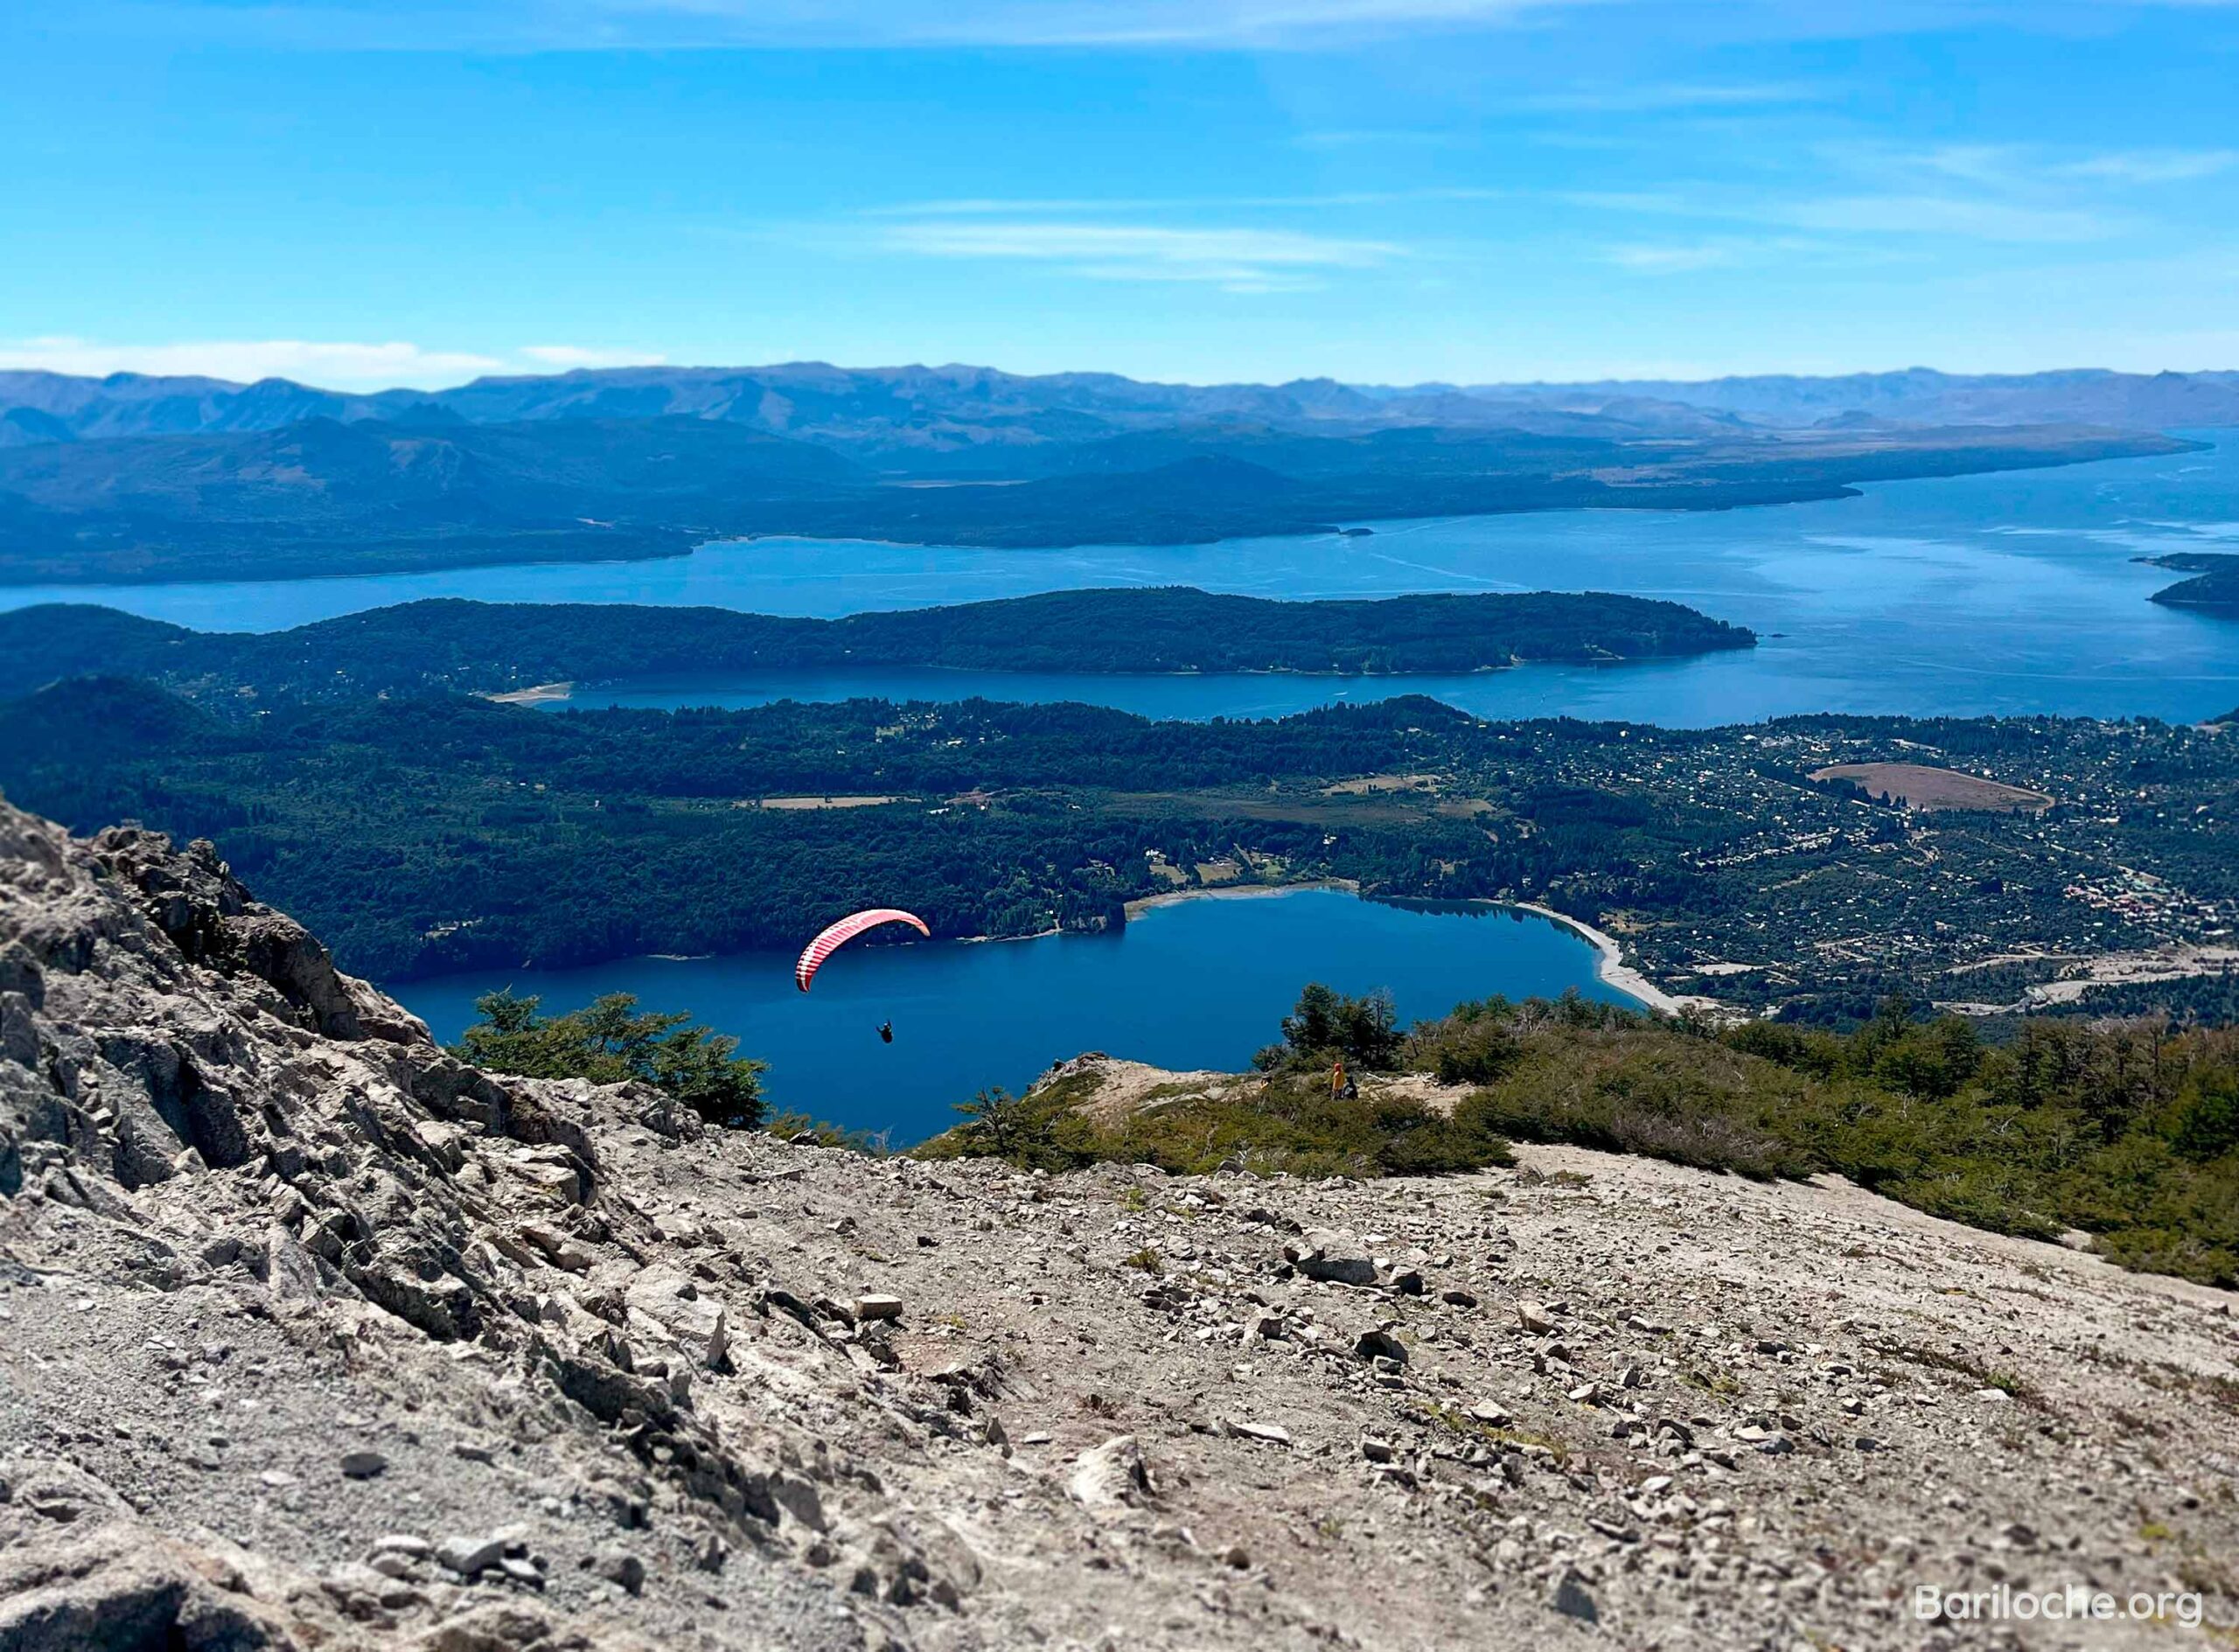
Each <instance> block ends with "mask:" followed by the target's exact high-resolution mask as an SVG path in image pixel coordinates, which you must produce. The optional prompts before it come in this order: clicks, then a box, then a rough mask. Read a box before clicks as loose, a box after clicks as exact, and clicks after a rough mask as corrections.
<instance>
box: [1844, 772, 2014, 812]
mask: <svg viewBox="0 0 2239 1652" xmlns="http://www.w3.org/2000/svg"><path fill="white" fill-rule="evenodd" d="M1811 777H1812V778H1813V779H1814V780H1855V781H1857V782H1858V784H1859V785H1861V786H1864V787H1865V788H1866V791H1867V792H1868V793H1870V794H1871V795H1873V797H1876V798H1880V799H1882V800H1883V801H1884V802H1888V801H1890V800H1892V799H1894V800H1895V801H1897V802H1901V803H1902V804H1904V805H1905V806H1906V807H1908V808H1912V809H1920V810H1923V811H1929V812H1933V811H1936V810H1939V809H1955V810H1957V809H1971V810H1977V811H1984V812H1990V813H1994V814H2033V813H2035V812H2037V811H2038V810H2040V809H2049V808H2051V807H2052V806H2053V799H2052V798H2049V797H2047V796H2046V795H2045V793H2043V792H2041V791H2030V790H2029V789H2028V788H2027V787H2026V786H2010V785H2007V784H2005V782H2004V781H2002V780H1985V779H1984V778H1983V777H1982V776H1980V775H1977V774H1962V773H1960V772H1959V770H1957V769H1935V768H1930V767H1929V765H1928V764H1926V763H1836V764H1834V765H1832V766H1831V767H1829V768H1825V769H1815V770H1812V772H1811Z"/></svg>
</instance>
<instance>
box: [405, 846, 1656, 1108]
mask: <svg viewBox="0 0 2239 1652" xmlns="http://www.w3.org/2000/svg"><path fill="white" fill-rule="evenodd" d="M1594 965H1595V958H1594V950H1593V948H1592V947H1591V946H1589V945H1588V944H1587V943H1586V942H1585V941H1584V940H1583V939H1581V938H1580V937H1579V936H1578V935H1577V934H1576V933H1575V932H1573V931H1571V930H1569V929H1567V928H1566V927H1564V926H1563V925H1561V924H1555V923H1553V922H1552V921H1550V920H1548V919H1546V918H1543V917H1537V916H1535V915H1533V914H1531V913H1525V912H1518V911H1515V910H1510V909H1506V908H1495V907H1486V906H1468V907H1462V906H1453V905H1440V904H1435V903H1412V902H1411V903H1399V902H1383V901H1364V900H1362V899H1360V898H1359V897H1357V896H1353V895H1350V894H1346V893H1344V892H1343V891H1341V890H1334V889H1287V890H1281V891H1277V892H1273V893H1256V894H1252V895H1248V896H1246V895H1238V896H1228V897H1223V896H1210V897H1198V898H1195V899H1190V900H1183V901H1176V902H1173V903H1168V904H1165V905H1159V906H1154V907H1152V908H1151V909H1150V910H1147V911H1145V912H1143V913H1142V914H1141V916H1140V917H1137V918H1136V919H1135V920H1134V921H1133V922H1132V923H1130V924H1127V925H1126V928H1125V929H1124V930H1122V931H1120V932H1119V933H1118V934H1115V935H1050V936H1043V937H1039V938H1036V939H1033V940H1024V941H1003V942H991V943H968V942H955V941H949V942H936V943H913V944H906V945H878V944H871V945H865V944H861V942H858V943H857V944H854V945H853V946H850V947H847V948H844V949H842V950H841V951H840V952H838V953H836V954H835V955H834V957H833V958H831V959H830V960H829V961H827V963H826V964H825V965H824V966H823V968H822V969H820V971H819V972H817V977H816V986H815V988H814V990H813V991H812V992H809V993H801V992H799V990H797V989H796V988H795V987H794V986H793V978H792V966H793V959H792V954H790V953H776V952H749V953H740V954H734V955H732V956H729V957H723V958H628V959H624V960H621V961H618V962H616V963H611V964H602V965H594V966H592V967H589V968H585V969H571V970H515V971H492V972H487V973H482V974H475V975H459V976H449V977H445V978H443V979H436V980H428V981H417V982H408V983H406V984H405V985H403V986H398V987H394V988H392V989H391V990H392V991H393V992H394V995H395V996H396V997H397V998H398V999H399V1000H401V1001H402V1002H403V1003H404V1004H405V1005H406V1006H408V1007H409V1008H411V1009H412V1010H413V1011H414V1012H415V1014H419V1015H421V1016H422V1017H423V1018H424V1019H425V1020H426V1021H427V1022H428V1024H429V1026H430V1027H431V1028H433V1029H434V1030H435V1033H436V1036H437V1037H438V1038H440V1039H443V1040H444V1041H445V1042H450V1040H453V1039H455V1038H457V1036H458V1035H459V1034H460V1032H461V1031H463V1030H464V1028H466V1026H467V1025H468V1024H469V1023H470V1022H471V1021H472V1020H473V1019H474V1000H475V999H476V998H478V997H479V996H480V995H481V994H483V993H490V992H496V991H498V990H499V989H500V988H503V987H508V986H510V987H511V988H512V989H513V991H514V992H516V993H535V994H537V995H539V996H541V998H542V999H543V1000H544V1003H545V1007H546V1008H547V1009H548V1010H552V1011H559V1010H566V1009H575V1008H580V1007H582V1005H584V1004H587V1003H589V1001H590V1000H592V999H594V998H596V997H597V996H598V995H599V994H601V993H636V994H637V995H638V999H639V1000H640V1001H641V1003H643V1004H644V1005H645V1007H647V1008H652V1009H682V1010H689V1011H690V1012H691V1013H692V1014H693V1015H694V1017H695V1018H696V1019H698V1020H700V1021H706V1022H708V1024H709V1025H711V1026H713V1027H715V1028H717V1029H719V1030H721V1031H723V1032H727V1033H731V1034H734V1035H736V1036H737V1037H738V1039H739V1041H740V1045H741V1049H742V1052H743V1054H746V1055H750V1056H757V1057H758V1058H760V1059H763V1060H765V1061H767V1062H768V1063H770V1071H769V1073H768V1074H767V1075H766V1078H765V1083H766V1085H767V1089H768V1093H769V1097H770V1100H771V1105H772V1106H773V1107H775V1108H778V1109H785V1108H792V1109H796V1110H799V1111H800V1112H807V1113H812V1114H814V1115H816V1116H817V1117H819V1118H823V1119H830V1120H832V1121H833V1122H834V1123H836V1124H840V1125H845V1126H849V1127H851V1128H857V1129H864V1130H871V1131H890V1132H892V1133H893V1140H894V1142H895V1143H896V1145H897V1146H899V1145H903V1144H905V1143H909V1142H913V1141H917V1140H923V1139H924V1138H925V1137H927V1136H930V1135H933V1134H936V1133H938V1132H940V1131H943V1130H945V1129H947V1128H948V1127H949V1126H951V1125H953V1124H955V1123H956V1122H957V1121H958V1120H957V1115H956V1113H955V1112H954V1111H953V1109H954V1107H955V1105H956V1104H957V1103H958V1102H960V1101H966V1100H968V1099H970V1098H971V1097H972V1095H973V1092H974V1091H976V1090H978V1089H980V1087H982V1086H984V1085H994V1084H1001V1085H1002V1086H1004V1087H1005V1088H1007V1089H1008V1090H1010V1091H1013V1092H1014V1093H1016V1092H1017V1091H1021V1090H1022V1089H1024V1088H1025V1086H1026V1085H1027V1084H1029V1083H1030V1082H1031V1081H1032V1080H1033V1078H1034V1077H1035V1076H1036V1074H1038V1073H1040V1072H1041V1071H1043V1070H1044V1069H1045V1068H1047V1067H1048V1066H1049V1065H1050V1063H1052V1062H1057V1061H1062V1060H1064V1059H1066V1058H1068V1057H1070V1056H1078V1055H1079V1054H1081V1053H1082V1052H1083V1051H1084V1050H1089V1049H1102V1050H1106V1051H1108V1052H1110V1053H1111V1054H1113V1055H1115V1056H1127V1057H1130V1058H1131V1059H1133V1060H1137V1061H1146V1062H1149V1063H1154V1065H1157V1066H1161V1067H1171V1068H1176V1069H1193V1068H1204V1067H1210V1068H1216V1069H1220V1070H1229V1071H1234V1070H1240V1069H1243V1068H1245V1067H1247V1066H1248V1065H1249V1064H1250V1063H1251V1060H1252V1052H1253V1051H1254V1050H1255V1049H1259V1047H1260V1046H1261V1045H1263V1044H1267V1043H1271V1042H1274V1040H1275V1039H1276V1038H1277V1037H1278V1036H1279V1035H1280V1021H1281V1020H1282V1017H1283V1015H1284V1014H1286V1013H1287V1011H1288V1010H1289V1008H1290V1007H1291V1005H1292V1004H1293V1002H1294V1001H1295V1000H1296V999H1297V997H1298V993H1299V989H1300V988H1301V987H1302V986H1305V985H1306V984H1307V983H1308V981H1313V980H1319V981H1324V982H1327V983H1328V984H1329V986H1334V987H1336V988H1337V989H1338V990H1340V991H1341V992H1346V993H1366V992H1371V991H1373V990H1375V989H1377V988H1379V987H1381V988H1385V989H1387V990H1389V991H1390V992H1391V993H1392V998H1393V1000H1394V1002H1395V1003H1396V1004H1397V1005H1398V1006H1399V1014H1400V1018H1401V1020H1402V1021H1414V1020H1419V1019H1420V1018H1422V1017H1425V1016H1429V1015H1438V1014H1444V1013H1445V1012H1446V1011H1447V1010H1449V1009H1451V1008H1452V1007H1454V1005H1455V1004H1456V1003H1458V1002H1460V1001H1461V1000H1464V999H1471V998H1484V997H1488V996H1489V995H1491V994H1493V993H1505V994H1506V995H1508V996H1509V997H1510V998H1523V997H1527V996H1531V995H1533V994H1538V995H1542V996H1548V997H1552V996H1554V995H1557V994H1559V993H1561V992H1562V991H1563V990H1564V989H1565V988H1566V987H1575V988H1577V989H1578V991H1579V992H1580V993H1583V994H1585V995H1586V996H1587V997H1589V998H1594V999H1599V1000H1605V1001H1609V1002H1615V1003H1623V1002H1627V1001H1628V1000H1626V999H1625V998H1624V997H1623V996H1622V994H1621V993H1616V992H1615V991H1614V990H1613V989H1611V988H1609V987H1608V986H1604V985H1603V984H1602V983H1601V982H1600V981H1599V980H1598V979H1595V974H1594ZM882 1021H892V1022H893V1023H894V1042H893V1043H891V1044H884V1043H881V1042H879V1038H878V1033H877V1028H878V1025H879V1023H880V1022H882Z"/></svg>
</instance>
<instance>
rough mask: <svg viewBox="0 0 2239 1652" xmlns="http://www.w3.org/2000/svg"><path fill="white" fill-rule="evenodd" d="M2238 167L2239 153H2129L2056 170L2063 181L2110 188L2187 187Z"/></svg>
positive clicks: (2074, 163) (2191, 151) (2064, 166)
mask: <svg viewBox="0 0 2239 1652" xmlns="http://www.w3.org/2000/svg"><path fill="white" fill-rule="evenodd" d="M2234 166H2239V150H2124V151H2122V152H2120V153H2117V154H2111V155H2094V156H2091V157H2089V158H2087V159H2084V160H2081V161H2070V162H2068V163H2067V164H2065V165H2061V166H2056V167H2054V169H2053V170H2054V172H2055V173H2056V174H2057V175H2059V176H2061V177H2063V178H2095V179H2100V180H2103V181H2105V182H2108V183H2113V184H2188V183H2191V182H2192V181H2194V179H2196V178H2213V177H2215V175H2216V174H2217V173H2218V172H2228V171H2230V170H2231V169H2232V168H2233V167H2234Z"/></svg>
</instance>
